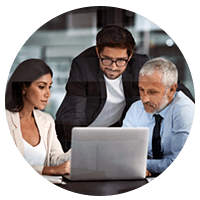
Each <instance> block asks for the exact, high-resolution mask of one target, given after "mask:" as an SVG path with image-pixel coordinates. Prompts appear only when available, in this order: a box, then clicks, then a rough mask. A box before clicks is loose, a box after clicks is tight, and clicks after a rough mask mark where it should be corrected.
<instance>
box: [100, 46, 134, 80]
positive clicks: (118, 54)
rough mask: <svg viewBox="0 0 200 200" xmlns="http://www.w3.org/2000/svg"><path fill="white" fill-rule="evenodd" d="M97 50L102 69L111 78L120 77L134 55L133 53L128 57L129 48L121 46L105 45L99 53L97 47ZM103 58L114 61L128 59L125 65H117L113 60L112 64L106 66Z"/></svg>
mask: <svg viewBox="0 0 200 200" xmlns="http://www.w3.org/2000/svg"><path fill="white" fill-rule="evenodd" d="M96 51H97V55H98V57H99V65H100V69H101V71H102V72H103V73H104V74H105V76H106V77H107V78H109V79H116V78H118V77H119V76H120V75H121V74H122V73H123V72H124V71H125V69H126V67H127V64H128V61H129V60H130V59H131V56H132V55H131V56H129V57H128V54H127V49H120V48H111V47H104V49H103V51H102V52H100V53H99V52H98V49H97V48H96ZM101 58H102V59H105V58H108V59H111V60H113V61H116V60H127V63H126V64H125V65H124V66H123V67H117V65H116V63H115V62H113V63H112V65H111V66H105V65H103V63H102V61H101Z"/></svg>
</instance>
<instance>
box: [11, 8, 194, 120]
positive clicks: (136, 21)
mask: <svg viewBox="0 0 200 200" xmlns="http://www.w3.org/2000/svg"><path fill="white" fill-rule="evenodd" d="M111 24H112V25H113V24H116V25H119V26H121V27H124V28H127V29H128V30H129V31H130V32H131V33H132V35H133V37H134V38H135V40H136V48H135V52H137V53H141V54H147V55H148V56H149V58H150V59H151V58H154V57H164V58H167V59H169V60H171V61H172V62H173V63H175V64H176V66H177V68H178V70H179V79H180V80H181V81H182V82H183V83H184V84H185V85H186V86H187V87H188V88H189V90H190V91H191V93H192V94H193V96H194V87H193V81H192V78H191V74H190V70H189V67H188V65H187V63H186V60H185V59H184V57H183V55H182V53H181V51H180V50H179V48H178V47H177V45H176V44H175V42H174V41H173V40H172V39H171V38H170V37H169V36H168V35H167V34H166V33H165V32H164V30H162V29H161V28H160V27H158V26H157V25H156V24H154V23H153V22H151V21H149V20H148V19H146V18H144V17H142V16H141V15H138V14H136V13H134V12H130V11H127V10H123V9H119V8H113V7H87V8H81V9H77V10H73V11H70V12H66V13H63V14H61V15H59V16H57V17H55V18H53V19H51V20H50V21H48V22H47V23H46V24H44V25H43V26H42V27H40V28H39V29H38V30H37V31H36V32H35V33H33V34H32V35H31V36H30V38H29V39H28V40H27V41H26V43H25V44H24V45H23V46H22V48H21V49H20V51H19V53H18V55H17V56H16V58H15V60H14V63H13V65H12V67H11V70H10V74H9V76H10V75H11V74H12V72H13V71H14V70H15V68H16V67H17V66H18V65H19V63H21V62H22V61H24V60H26V59H29V58H40V59H42V60H44V61H45V62H46V63H47V64H48V65H49V66H50V67H51V69H52V70H53V73H54V77H53V87H52V89H51V98H50V99H49V102H48V104H47V106H46V108H45V111H46V112H48V113H50V114H51V115H52V117H53V118H55V114H56V112H57V109H58V108H59V106H60V104H61V102H62V100H63V98H64V96H65V85H66V83H67V80H68V77H69V71H70V68H71V62H72V59H73V58H74V57H76V56H77V55H78V54H79V53H81V52H82V51H83V50H85V49H87V48H88V47H90V46H93V45H95V39H96V34H97V32H98V31H99V30H101V29H102V28H103V27H104V26H106V25H111Z"/></svg>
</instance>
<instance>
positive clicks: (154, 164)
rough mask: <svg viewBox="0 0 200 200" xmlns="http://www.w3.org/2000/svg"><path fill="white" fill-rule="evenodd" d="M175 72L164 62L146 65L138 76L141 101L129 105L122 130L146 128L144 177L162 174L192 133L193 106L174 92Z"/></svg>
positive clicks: (176, 76)
mask: <svg viewBox="0 0 200 200" xmlns="http://www.w3.org/2000/svg"><path fill="white" fill-rule="evenodd" d="M177 81H178V71H177V69H176V66H175V65H174V64H173V63H171V62H170V61H168V60H166V59H163V58H156V59H152V60H150V61H148V62H147V63H146V64H145V65H144V66H143V67H142V68H141V70H140V73H139V84H138V86H139V92H140V97H141V100H139V101H137V102H135V103H133V104H132V106H131V107H130V109H129V110H128V111H127V114H126V117H125V119H124V121H123V127H148V128H149V143H148V158H149V159H147V175H150V174H151V173H161V172H163V171H164V170H165V169H166V168H167V167H168V166H169V165H170V164H171V163H172V162H173V161H174V159H175V158H176V157H177V155H178V154H179V152H180V151H181V149H182V147H183V145H184V144H185V141H186V139H187V137H188V135H189V131H190V129H191V125H192V121H193V116H194V103H193V102H192V101H191V100H190V99H189V98H188V97H187V96H186V95H185V94H184V93H183V92H182V91H179V92H176V88H177Z"/></svg>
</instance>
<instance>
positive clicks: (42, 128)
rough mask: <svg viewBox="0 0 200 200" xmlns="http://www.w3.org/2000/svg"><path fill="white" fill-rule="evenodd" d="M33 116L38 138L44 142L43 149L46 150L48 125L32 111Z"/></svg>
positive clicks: (37, 113)
mask: <svg viewBox="0 0 200 200" xmlns="http://www.w3.org/2000/svg"><path fill="white" fill-rule="evenodd" d="M33 114H34V117H35V121H36V125H37V128H38V129H39V133H40V136H41V137H42V139H43V141H44V145H45V148H46V149H47V145H48V144H47V137H48V135H47V132H48V125H47V120H45V119H44V118H43V117H42V116H41V115H40V113H39V112H38V111H37V110H35V109H34V110H33Z"/></svg>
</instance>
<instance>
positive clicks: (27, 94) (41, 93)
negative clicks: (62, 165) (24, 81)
mask: <svg viewBox="0 0 200 200" xmlns="http://www.w3.org/2000/svg"><path fill="white" fill-rule="evenodd" d="M51 85H52V79H51V75H50V74H45V75H43V76H41V77H40V78H38V79H37V80H35V81H33V82H32V83H31V85H30V86H28V87H27V86H24V89H23V94H24V96H23V100H24V108H27V107H29V108H31V109H33V108H34V107H36V108H38V109H41V110H43V109H44V108H45V106H46V104H47V102H48V98H49V97H50V96H51V92H50V88H51Z"/></svg>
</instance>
